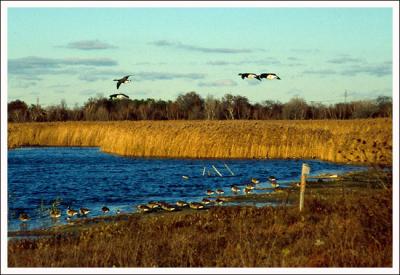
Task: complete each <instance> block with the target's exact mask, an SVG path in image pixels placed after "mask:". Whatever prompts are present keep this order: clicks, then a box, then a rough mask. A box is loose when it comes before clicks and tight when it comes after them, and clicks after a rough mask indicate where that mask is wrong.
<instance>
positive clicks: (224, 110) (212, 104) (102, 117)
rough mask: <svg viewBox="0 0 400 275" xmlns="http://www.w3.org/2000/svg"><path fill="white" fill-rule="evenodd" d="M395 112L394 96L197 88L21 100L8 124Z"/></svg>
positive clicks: (323, 116)
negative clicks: (316, 98) (166, 93)
mask: <svg viewBox="0 0 400 275" xmlns="http://www.w3.org/2000/svg"><path fill="white" fill-rule="evenodd" d="M391 116H392V98H391V97H387V96H379V97H377V98H376V99H375V100H360V101H351V102H347V103H336V104H330V105H324V104H322V103H316V102H311V103H307V102H306V101H305V100H304V99H303V98H300V97H294V98H292V99H291V100H289V101H288V102H286V103H281V102H279V101H271V100H266V101H263V102H261V103H255V104H251V103H250V102H249V100H248V99H247V98H246V97H244V96H240V95H236V96H234V95H231V94H226V95H225V96H223V97H222V98H215V97H213V96H210V95H209V96H207V97H206V98H202V97H201V96H200V95H198V94H197V93H196V92H189V93H186V94H181V95H179V96H178V97H177V98H176V100H174V101H171V100H168V101H165V100H154V99H150V98H149V99H145V100H144V99H142V100H138V99H133V100H131V99H119V100H118V99H117V100H110V99H107V98H105V97H97V98H89V99H88V100H87V102H85V103H84V105H83V106H75V107H73V108H69V107H68V106H67V104H66V102H65V100H62V101H61V103H60V104H59V105H55V106H48V107H46V108H43V107H41V106H40V105H35V104H31V105H30V106H28V104H26V103H25V102H23V101H21V100H15V101H12V102H9V103H8V121H9V122H49V121H68V120H72V121H85V120H86V121H110V120H182V119H183V120H202V119H207V120H232V119H260V120H266V119H290V120H292V119H299V120H304V119H356V118H376V117H391Z"/></svg>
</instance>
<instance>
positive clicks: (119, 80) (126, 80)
mask: <svg viewBox="0 0 400 275" xmlns="http://www.w3.org/2000/svg"><path fill="white" fill-rule="evenodd" d="M130 76H131V75H127V76H124V77H123V78H121V79H114V81H118V82H117V89H118V88H119V86H121V84H122V83H128V82H131V80H129V79H128V78H129V77H130Z"/></svg>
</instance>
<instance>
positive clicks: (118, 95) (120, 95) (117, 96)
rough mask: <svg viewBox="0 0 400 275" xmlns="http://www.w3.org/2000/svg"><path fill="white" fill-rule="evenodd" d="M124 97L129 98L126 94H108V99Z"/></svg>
mask: <svg viewBox="0 0 400 275" xmlns="http://www.w3.org/2000/svg"><path fill="white" fill-rule="evenodd" d="M124 98H129V96H127V95H126V94H121V93H120V94H112V95H110V99H111V100H113V99H124Z"/></svg>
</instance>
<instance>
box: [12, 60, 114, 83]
mask: <svg viewBox="0 0 400 275" xmlns="http://www.w3.org/2000/svg"><path fill="white" fill-rule="evenodd" d="M117 64H118V63H117V62H116V61H115V60H112V59H109V58H47V57H37V56H27V57H21V58H14V59H9V60H8V71H9V74H10V76H11V77H18V79H19V80H25V81H40V80H42V79H43V76H45V75H78V76H80V78H85V76H87V75H89V74H90V72H91V71H93V68H101V67H103V68H104V67H114V66H116V65H117Z"/></svg>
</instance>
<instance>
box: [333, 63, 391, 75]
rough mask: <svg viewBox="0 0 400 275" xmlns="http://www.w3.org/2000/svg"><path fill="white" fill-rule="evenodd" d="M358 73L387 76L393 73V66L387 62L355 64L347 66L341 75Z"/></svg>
mask: <svg viewBox="0 0 400 275" xmlns="http://www.w3.org/2000/svg"><path fill="white" fill-rule="evenodd" d="M358 74H367V75H372V76H377V77H382V76H387V75H391V74H392V67H391V66H388V65H387V64H374V65H365V66H360V65H355V66H351V67H349V68H346V69H345V70H344V71H342V72H341V75H348V76H354V75H358Z"/></svg>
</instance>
